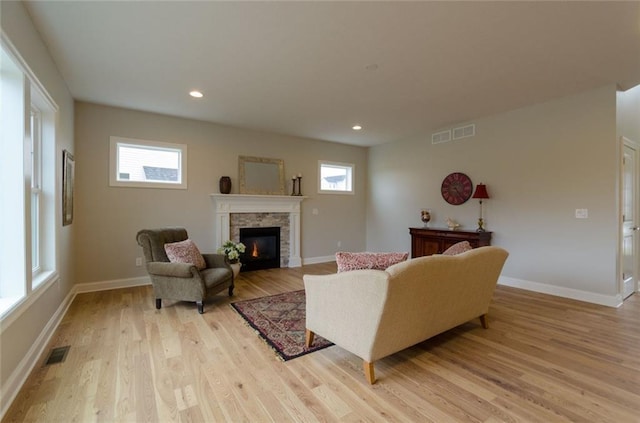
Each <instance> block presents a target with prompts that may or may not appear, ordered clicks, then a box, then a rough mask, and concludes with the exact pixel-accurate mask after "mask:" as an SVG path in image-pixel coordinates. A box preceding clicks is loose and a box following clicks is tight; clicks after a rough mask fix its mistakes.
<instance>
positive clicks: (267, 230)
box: [240, 227, 280, 271]
mask: <svg viewBox="0 0 640 423" xmlns="http://www.w3.org/2000/svg"><path fill="white" fill-rule="evenodd" d="M240 242H242V243H243V244H244V245H245V247H246V249H245V252H244V253H243V254H242V255H241V257H240V261H241V262H242V271H251V270H259V269H273V268H279V267H280V228H279V227H251V228H240Z"/></svg>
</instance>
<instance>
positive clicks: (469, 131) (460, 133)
mask: <svg viewBox="0 0 640 423" xmlns="http://www.w3.org/2000/svg"><path fill="white" fill-rule="evenodd" d="M475 134H476V125H475V124H473V123H472V124H471V125H467V126H458V127H457V128H453V139H454V140H459V139H460V138H467V137H472V136H474V135H475Z"/></svg>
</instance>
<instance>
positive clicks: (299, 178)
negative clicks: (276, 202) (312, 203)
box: [294, 173, 302, 195]
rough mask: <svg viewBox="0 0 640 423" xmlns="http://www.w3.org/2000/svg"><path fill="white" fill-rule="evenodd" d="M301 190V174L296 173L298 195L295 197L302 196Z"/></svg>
mask: <svg viewBox="0 0 640 423" xmlns="http://www.w3.org/2000/svg"><path fill="white" fill-rule="evenodd" d="M294 186H295V184H294ZM301 190H302V174H301V173H298V193H297V194H296V195H302V192H301Z"/></svg>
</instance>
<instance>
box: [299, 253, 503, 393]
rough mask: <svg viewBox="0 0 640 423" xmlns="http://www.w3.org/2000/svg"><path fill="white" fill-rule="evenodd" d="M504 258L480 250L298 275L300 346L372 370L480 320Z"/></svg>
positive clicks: (370, 376)
mask: <svg viewBox="0 0 640 423" xmlns="http://www.w3.org/2000/svg"><path fill="white" fill-rule="evenodd" d="M507 256H508V253H507V251H505V250H503V249H502V248H499V247H480V248H476V249H474V250H470V251H467V252H465V253H462V254H459V255H456V256H444V255H434V256H429V257H420V258H415V259H411V260H408V261H405V262H402V263H398V264H395V265H393V266H391V267H389V268H388V269H386V271H384V270H354V271H349V272H343V273H336V274H332V275H322V276H318V275H305V276H304V286H305V291H306V307H307V311H306V313H307V316H306V319H307V320H306V328H307V339H306V343H307V346H311V345H312V344H313V338H314V334H318V335H320V336H322V337H324V338H326V339H328V340H330V341H331V342H333V343H334V344H336V345H338V346H340V347H342V348H344V349H345V350H347V351H350V352H352V353H353V354H355V355H357V356H358V357H360V358H362V359H363V360H364V372H365V375H366V377H367V380H368V381H369V383H374V382H375V375H374V368H373V363H374V362H375V361H376V360H379V359H381V358H383V357H386V356H388V355H390V354H393V353H396V352H398V351H401V350H403V349H405V348H408V347H410V346H412V345H415V344H417V343H419V342H422V341H424V340H426V339H428V338H430V337H432V336H434V335H437V334H439V333H441V332H444V331H446V330H448V329H451V328H454V327H456V326H458V325H460V324H462V323H465V322H467V321H469V320H472V319H474V318H477V317H479V318H480V321H481V323H482V326H483V327H485V328H487V327H488V325H487V313H488V311H489V303H490V302H491V298H492V296H493V291H494V289H495V286H496V283H497V280H498V276H499V275H500V272H501V271H502V266H503V265H504V262H505V260H506V259H507Z"/></svg>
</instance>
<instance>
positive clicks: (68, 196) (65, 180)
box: [62, 150, 76, 226]
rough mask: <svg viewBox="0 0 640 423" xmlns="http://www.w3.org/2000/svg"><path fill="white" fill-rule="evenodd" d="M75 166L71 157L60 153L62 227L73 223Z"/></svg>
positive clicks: (69, 154)
mask: <svg viewBox="0 0 640 423" xmlns="http://www.w3.org/2000/svg"><path fill="white" fill-rule="evenodd" d="M75 171H76V164H75V161H74V160H73V155H72V154H71V153H69V152H68V151H67V150H63V151H62V226H66V225H70V224H72V223H73V179H74V175H75Z"/></svg>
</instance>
